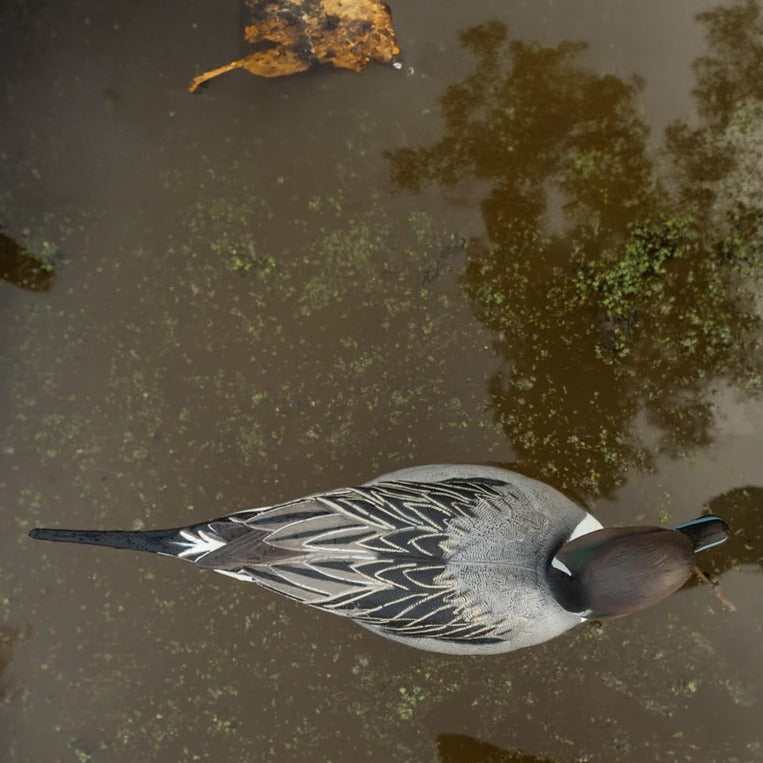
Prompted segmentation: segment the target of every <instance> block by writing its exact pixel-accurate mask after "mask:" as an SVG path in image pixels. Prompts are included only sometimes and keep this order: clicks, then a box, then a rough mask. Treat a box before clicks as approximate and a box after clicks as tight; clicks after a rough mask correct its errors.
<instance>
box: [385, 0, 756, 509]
mask: <svg viewBox="0 0 763 763" xmlns="http://www.w3.org/2000/svg"><path fill="white" fill-rule="evenodd" d="M699 18H700V20H701V22H702V23H703V24H704V25H705V26H706V27H707V30H708V40H709V45H710V53H709V54H708V55H707V56H706V57H703V58H701V59H699V60H698V61H697V62H695V70H696V72H697V76H698V86H697V89H696V91H695V95H696V98H697V103H698V111H699V115H700V124H699V125H698V126H697V127H695V128H690V127H689V126H688V125H685V124H679V123H676V124H673V125H671V126H670V127H669V129H668V130H667V134H666V148H665V150H664V156H666V157H667V161H666V160H665V159H664V158H663V155H660V156H654V155H653V154H652V153H650V150H649V149H648V146H647V138H648V127H647V125H646V124H645V122H644V119H643V118H642V116H641V115H640V112H639V104H638V99H639V93H640V90H641V88H642V82H640V81H639V80H638V79H637V78H633V79H631V80H628V81H626V80H623V79H620V78H618V77H615V76H613V75H601V74H598V73H595V72H593V71H591V70H589V69H587V68H586V67H585V66H583V65H582V64H581V62H580V60H579V59H580V54H581V52H582V51H583V50H584V47H585V46H584V45H583V44H582V43H572V42H563V43H561V44H560V45H558V46H556V47H551V48H548V47H542V46H541V45H539V44H533V43H526V42H521V41H514V40H508V39H507V33H506V29H505V27H504V26H503V25H502V24H499V23H497V22H493V23H489V24H484V25H481V26H478V27H475V28H473V29H470V30H468V31H466V32H465V33H464V34H463V35H462V43H463V45H464V46H465V47H467V48H468V49H469V50H470V51H471V52H472V53H473V54H474V56H475V58H476V67H475V70H474V72H473V73H472V74H471V75H469V76H468V77H467V78H466V79H465V80H464V81H463V82H460V83H458V84H455V85H452V86H450V87H449V88H448V89H447V90H446V92H445V94H444V95H443V96H442V97H441V99H440V106H441V110H442V114H443V117H444V121H445V130H444V135H443V137H442V138H441V139H440V140H439V141H438V142H437V143H435V144H434V145H432V146H429V147H422V148H417V149H411V148H402V149H399V150H397V151H395V152H392V153H391V154H390V161H391V167H392V174H393V178H394V179H395V181H396V182H397V183H398V184H399V186H401V187H402V188H405V189H408V190H410V191H416V190H417V189H419V188H421V187H422V186H423V185H425V184H427V183H432V182H434V183H438V184H440V185H441V186H446V187H447V186H453V185H455V184H457V183H459V182H462V181H464V180H468V179H479V180H482V181H483V182H486V183H487V185H488V187H489V191H488V193H487V195H486V197H485V198H484V199H482V201H481V210H482V215H483V219H484V224H485V230H486V238H485V240H474V241H471V242H470V243H469V246H468V251H467V265H466V270H465V272H464V275H463V288H464V290H465V292H466V294H467V295H468V296H469V298H470V300H471V302H472V304H473V308H474V311H475V313H476V315H477V316H478V318H479V319H480V321H482V322H483V323H484V324H485V325H486V326H488V327H489V328H490V329H492V331H493V332H494V336H495V349H496V352H497V354H498V355H499V357H501V358H502V360H503V362H504V368H503V370H501V371H500V372H498V373H497V374H495V376H494V377H493V378H492V380H491V382H490V400H491V405H492V409H493V411H494V414H495V417H496V419H497V420H498V421H499V422H500V423H501V425H502V427H503V429H504V431H505V433H506V435H507V437H508V439H509V440H510V442H511V443H512V445H513V446H514V447H515V448H516V450H517V451H518V453H519V456H520V457H521V459H522V460H524V461H527V462H528V463H532V464H535V465H536V466H537V467H538V468H539V469H540V472H541V476H543V477H545V478H546V479H549V480H550V481H552V482H554V483H555V484H557V485H560V486H562V487H564V488H566V489H570V490H580V491H585V492H588V493H592V494H597V493H602V492H606V491H608V490H610V489H611V488H613V487H614V486H616V485H617V484H619V483H620V482H621V481H622V480H623V478H624V476H625V473H626V472H627V471H628V470H630V469H633V468H646V467H648V466H649V464H650V463H651V461H652V459H653V458H654V456H655V455H656V454H657V453H659V452H670V453H674V454H676V453H681V452H685V451H687V450H689V449H691V448H694V447H697V446H700V445H703V444H706V443H708V442H709V441H710V440H711V439H712V432H713V407H712V405H713V403H712V392H711V387H712V383H713V382H716V381H718V380H721V379H723V380H725V381H726V382H727V383H728V382H730V383H732V384H734V385H736V386H737V387H738V388H739V389H741V390H744V391H746V392H753V391H756V390H758V389H759V388H760V386H761V367H760V366H761V362H760V355H759V352H758V343H759V328H760V316H759V313H758V310H757V309H756V305H755V287H756V285H759V283H760V275H761V254H762V252H763V188H761V184H762V183H763V181H762V180H761V177H763V148H762V147H763V78H761V77H760V71H762V70H763V21H762V20H761V13H760V7H759V6H758V5H757V4H756V3H753V2H749V3H745V4H741V5H737V6H733V7H731V8H722V9H718V10H714V11H712V12H709V13H704V14H702V15H701V16H700V17H699ZM647 431H649V435H648V436H647V435H646V433H647Z"/></svg>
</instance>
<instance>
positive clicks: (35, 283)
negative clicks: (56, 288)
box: [0, 230, 55, 291]
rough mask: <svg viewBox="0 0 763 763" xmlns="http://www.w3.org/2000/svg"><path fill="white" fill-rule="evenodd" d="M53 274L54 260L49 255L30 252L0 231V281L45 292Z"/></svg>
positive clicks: (51, 281)
mask: <svg viewBox="0 0 763 763" xmlns="http://www.w3.org/2000/svg"><path fill="white" fill-rule="evenodd" d="M54 273H55V264H54V258H53V257H52V256H51V255H50V254H49V253H46V254H42V255H40V254H35V253H33V252H30V251H29V250H28V249H25V248H24V247H23V246H20V245H19V244H17V243H16V242H15V241H14V240H13V239H12V238H11V237H10V236H6V235H5V234H4V233H3V232H2V230H0V281H9V282H10V283H13V284H15V285H16V286H20V287H21V288H22V289H29V290H30V291H47V290H48V289H49V288H50V287H51V286H52V284H53V277H54Z"/></svg>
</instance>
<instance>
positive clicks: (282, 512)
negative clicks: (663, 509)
mask: <svg viewBox="0 0 763 763" xmlns="http://www.w3.org/2000/svg"><path fill="white" fill-rule="evenodd" d="M728 533H729V529H728V527H727V525H726V523H725V522H724V521H723V520H722V519H720V518H719V517H715V516H703V517H698V518H697V519H693V520H691V521H689V522H686V523H684V524H681V525H677V526H675V527H673V528H664V527H610V528H606V529H604V528H602V525H601V524H600V522H599V521H598V520H597V519H595V518H594V517H593V516H592V515H591V514H589V513H588V512H586V511H585V510H584V509H582V508H580V507H579V506H578V505H576V504H575V503H573V502H572V501H571V500H570V499H568V498H566V497H565V496H564V495H562V494H561V493H560V492H558V491H557V490H555V489H554V488H552V487H550V486H549V485H546V484H544V483H542V482H539V481H537V480H534V479H531V478H529V477H525V476H523V475H521V474H517V473H515V472H511V471H508V470H505V469H498V468H495V467H485V466H458V465H439V466H422V467H416V468H412V469H403V470H401V471H396V472H393V473H391V474H386V475H384V476H382V477H378V478H377V479H375V480H373V481H371V482H368V483H366V484H364V485H361V486H359V487H351V488H343V489H340V490H333V491H331V492H327V493H317V494H315V495H311V496H308V497H306V498H299V499H297V500H294V501H288V502H287V503H281V504H277V505H274V506H265V507H262V508H257V509H247V510H244V511H238V512H236V513H234V514H230V515H228V516H224V517H221V518H219V519H213V520H211V521H209V522H202V523H200V524H194V525H190V526H188V527H182V528H178V529H174V530H150V531H120V530H112V531H101V530H50V529H35V530H32V531H31V532H30V533H29V534H30V535H31V537H33V538H39V539H42V540H51V541H66V542H72V543H91V544H95V545H99V546H111V547H113V548H126V549H132V550H135V551H149V552H152V553H157V554H163V555H165V556H174V557H178V558H180V559H185V560H186V561H190V562H193V563H194V564H196V565H197V566H199V567H204V568H206V569H211V570H215V571H217V572H220V573H222V574H224V575H230V576H231V577H234V578H237V579H238V580H246V581H251V582H254V583H257V584H259V585H260V586H262V587H263V588H268V589H270V590H272V591H276V592H278V593H280V594H283V595H285V596H287V597H289V598H291V599H295V600H296V601H300V602H302V603H304V604H309V605H311V606H313V607H317V608H318V609H321V610H324V611H327V612H333V613H335V614H338V615H344V616H345V617H349V618H351V619H353V620H355V621H356V622H358V623H360V624H361V625H363V626H364V627H366V628H368V629H369V630H371V631H373V632H374V633H377V634H379V635H381V636H385V637H387V638H390V639H392V640H394V641H398V642H400V643H403V644H409V645H410V646H414V647H418V648H420V649H426V650H429V651H433V652H445V653H449V654H496V653H499V652H508V651H510V650H512V649H519V648H520V647H526V646H531V645H533V644H539V643H541V642H543V641H547V640H548V639H551V638H554V637H555V636H558V635H559V634H561V633H563V632H564V631H566V630H568V629H569V628H572V627H573V626H575V625H578V624H579V623H582V622H584V621H585V620H589V619H597V620H599V619H603V618H613V617H619V616H621V615H624V614H627V613H630V612H636V611H638V610H640V609H644V608H645V607H648V606H651V605H652V604H655V603H656V602H658V601H660V600H661V599H664V598H665V597H666V596H669V595H670V594H671V593H673V592H674V591H676V590H678V589H679V588H680V587H681V586H682V585H683V584H684V583H685V582H686V581H687V580H688V578H689V576H690V575H691V574H692V571H693V569H694V554H695V553H696V552H699V551H702V550H704V549H707V548H711V547H712V546H715V545H718V544H719V543H722V542H723V541H724V540H726V538H727V537H728Z"/></svg>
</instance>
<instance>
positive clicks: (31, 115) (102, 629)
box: [0, 0, 763, 763]
mask: <svg viewBox="0 0 763 763" xmlns="http://www.w3.org/2000/svg"><path fill="white" fill-rule="evenodd" d="M392 10H393V15H394V19H395V26H396V30H397V34H398V39H399V42H400V45H401V48H402V49H403V54H402V56H401V62H402V64H403V67H402V68H401V69H400V70H396V69H394V68H392V67H391V66H390V67H376V68H372V69H370V70H369V71H367V72H366V73H365V74H363V75H362V76H358V75H354V74H350V73H346V72H335V71H329V70H318V71H314V72H310V73H308V74H305V75H300V76H297V77H294V78H290V79H286V80H276V81H265V80H258V79H255V78H253V77H250V76H248V75H247V74H246V73H244V72H235V73H232V74H229V75H227V76H226V77H224V78H221V79H219V80H217V81H215V82H213V83H211V84H210V86H209V87H207V88H206V89H205V90H204V91H203V93H201V94H200V95H196V96H190V95H188V94H187V93H186V92H185V87H186V85H187V84H188V82H189V81H190V79H191V78H192V77H193V76H194V75H195V74H197V73H199V72H200V71H202V70H205V69H208V68H211V67H213V66H217V65H219V64H221V63H223V62H225V61H227V60H229V59H232V58H235V57H237V56H238V54H239V51H240V43H239V39H240V34H241V28H240V21H241V9H240V7H239V5H238V4H237V3H234V2H224V3H217V4H215V5H214V7H213V6H211V5H209V4H201V3H195V4H194V3H192V4H185V5H183V6H182V7H181V6H179V5H177V4H175V3H160V4H157V3H146V4H139V5H138V6H136V4H135V3H131V4H126V3H112V4H109V5H108V6H103V5H102V4H100V5H99V4H95V3H87V2H79V3H74V4H71V5H70V6H69V7H68V8H67V12H66V13H65V14H62V13H61V11H60V8H59V7H58V6H54V5H53V4H50V3H44V2H37V3H31V4H24V3H7V4H5V5H4V7H3V10H2V12H1V14H0V51H2V52H0V70H1V71H2V75H0V82H1V83H2V88H1V90H0V93H1V94H2V95H1V99H2V100H0V109H1V110H2V111H1V112H0V113H2V117H0V159H1V160H2V163H1V164H0V226H2V232H1V233H0V236H2V239H0V243H1V245H2V250H1V251H0V256H1V257H2V261H1V262H0V276H1V277H2V280H0V312H1V317H0V396H1V399H2V405H0V427H1V428H0V464H1V465H0V489H1V490H2V501H1V502H0V511H1V512H2V519H3V526H4V528H5V532H4V533H3V535H2V539H0V544H2V552H1V553H2V556H1V558H2V570H3V578H2V580H3V584H2V588H0V618H1V621H0V744H2V749H3V751H4V752H3V758H4V759H8V760H11V761H40V760H50V761H87V760H92V761H101V760H102V761H109V762H111V761H115V762H118V761H131V762H133V761H138V760H140V761H165V760H177V761H196V760H199V761H205V760H207V761H220V760H257V761H259V760H277V761H283V760H294V761H303V760H304V761H326V760H331V761H343V760H355V759H358V758H360V759H368V760H380V761H382V760H383V761H389V760H396V761H397V760H400V761H443V762H448V763H450V762H455V761H460V762H465V761H488V760H489V761H509V760H552V761H583V760H587V761H599V760H606V761H613V760H616V761H643V760H702V761H753V760H763V744H762V742H761V736H760V728H759V726H760V724H759V717H760V708H761V705H760V701H761V699H760V691H761V685H762V682H761V678H760V643H761V636H762V635H763V634H762V633H761V629H762V624H763V621H762V619H761V608H760V599H761V596H760V594H761V520H760V517H761V508H762V507H763V479H762V473H761V458H760V453H761V448H763V404H762V403H761V399H760V386H761V368H760V363H761V353H760V339H761V333H760V326H759V320H760V305H761V303H760V255H761V249H762V248H763V247H762V244H761V242H763V224H762V223H761V220H762V219H763V215H761V206H760V205H761V202H760V199H761V198H763V188H761V177H763V172H761V169H762V163H763V158H762V157H763V84H761V83H762V82H763V80H761V78H760V77H759V72H760V67H761V66H763V45H762V44H761V42H760V40H761V32H760V30H761V25H763V22H762V21H761V13H762V12H763V8H762V7H761V5H760V3H747V4H744V3H743V4H738V3H724V4H722V5H720V6H718V5H715V4H714V3H710V2H688V1H686V2H674V3H670V4H669V5H668V6H667V7H666V6H665V5H664V4H663V3H657V2H652V1H651V0H650V2H642V3H617V4H613V3H611V2H603V1H602V2H593V1H592V2H586V3H575V4H566V3H565V4H563V3H555V2H543V3H514V4H507V3H505V2H498V1H497V0H475V1H474V2H470V3H456V2H443V1H442V0H440V1H439V2H434V0H421V1H420V2H417V3H397V2H396V3H393V5H392ZM708 11H710V13H709V14H707V13H706V15H704V16H701V17H700V18H698V14H702V13H705V12H708ZM432 462H471V463H498V464H506V465H513V466H514V468H518V469H520V470H522V471H524V472H526V473H529V474H532V475H534V476H540V477H541V478H543V479H545V480H546V481H548V482H550V483H552V484H554V485H556V486H557V487H559V488H561V489H564V490H565V491H567V492H568V493H569V494H571V495H574V496H576V497H578V498H579V499H580V500H582V501H585V502H586V503H587V505H589V506H590V507H591V508H592V510H593V511H594V512H595V513H596V515H597V516H598V517H599V518H600V519H601V520H602V521H603V522H604V523H605V524H606V523H629V524H634V523H640V522H643V523H653V524H659V523H671V522H678V521H683V520H686V519H688V518H690V517H692V516H695V515H697V514H699V513H701V512H702V511H703V510H705V509H708V510H710V511H713V512H716V513H719V514H721V515H723V516H725V517H726V518H727V519H728V521H729V523H730V524H731V526H732V529H733V532H734V535H733V537H732V540H731V541H730V542H729V543H728V544H727V545H726V546H724V547H723V548H721V549H719V550H717V551H714V552H711V553H708V554H707V555H705V556H704V557H703V558H702V565H703V569H704V570H705V571H706V572H707V573H708V574H710V575H712V576H714V577H715V579H717V580H719V581H720V591H721V593H722V594H723V596H724V597H725V598H726V599H727V600H728V601H729V602H731V603H732V604H733V605H734V607H735V611H730V609H729V608H728V607H727V606H726V605H724V603H723V602H722V601H721V599H720V598H718V597H717V596H716V595H715V594H714V591H713V590H712V589H711V588H709V587H707V586H700V585H697V584H693V585H690V586H688V587H687V588H686V589H685V590H683V591H682V592H680V593H679V594H677V595H676V596H674V597H672V598H671V599H670V600H668V601H666V602H664V603H663V604H661V605H660V606H658V607H656V608H654V609H653V610H650V611H647V612H644V613H642V614H640V615H638V616H634V617H631V618H627V619H623V620H616V621H612V622H608V623H606V624H604V625H603V626H596V625H590V626H586V627H582V628H579V629H578V630H576V631H573V632H571V633H568V634H566V635H564V636H562V637H560V638H559V639H557V640H555V641H553V642H550V643H548V644H545V645H542V646H540V647H536V648H534V649H532V650H527V651H520V652H516V653H511V654H508V655H504V656H499V657H491V658H460V659H459V658H450V657H445V656H440V655H429V654H426V653H420V652H417V651H415V650H409V649H406V648H403V647H401V646H399V645H396V644H393V643H392V642H385V641H383V640H381V639H378V638H376V637H374V636H372V635H371V634H370V633H367V632H365V631H363V630H362V629H360V628H358V627H357V626H354V625H353V624H351V623H349V622H344V621H343V620H340V619H339V618H331V617H328V616H326V615H323V614H321V613H318V612H312V611H309V610H307V609H303V608H300V607H299V606H297V605H295V604H293V603H292V602H289V601H286V600H283V599H281V598H278V597H276V596H274V595H272V594H270V593H267V592H265V591H260V590H258V589H256V588H254V587H253V586H246V585H243V584H241V583H237V582H236V581H233V580H229V579H226V578H223V577H221V576H217V575H212V574H205V573H203V572H201V571H199V570H197V569H194V568H192V567H191V566H190V565H182V564H180V563H177V562H175V563H173V562H172V561H170V560H166V559H160V558H151V557H143V556H137V555H136V556H131V555H129V554H124V553H117V552H115V551H113V552H111V551H106V550H101V549H92V548H75V547H66V546H61V547H57V546H51V545H47V544H46V545H43V544H34V543H32V542H31V541H30V540H28V539H27V537H26V531H27V530H28V529H29V528H31V527H33V526H36V525H53V526H55V525H68V526H74V527H98V526H102V527H123V528H147V527H172V526H177V525H178V524H181V523H184V522H187V523H191V522H194V521H198V520H201V519H206V518H209V517H212V516H216V515H219V514H221V513H224V512H226V511H230V510H235V509H241V508H245V507H248V506H252V505H260V504H264V503H271V502H276V501H279V500H285V499H288V498H293V497H295V496H299V495H303V494H307V493H311V492H315V491H318V490H321V489H329V488H333V487H337V486H340V485H348V484H357V483H359V482H362V481H365V480H366V479H368V478H370V477H372V476H374V475H376V474H379V473H382V472H385V471H390V470H392V469H396V468H401V467H404V466H410V465H413V464H422V463H432ZM523 756H524V757H523Z"/></svg>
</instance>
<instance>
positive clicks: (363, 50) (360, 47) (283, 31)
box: [188, 0, 400, 93]
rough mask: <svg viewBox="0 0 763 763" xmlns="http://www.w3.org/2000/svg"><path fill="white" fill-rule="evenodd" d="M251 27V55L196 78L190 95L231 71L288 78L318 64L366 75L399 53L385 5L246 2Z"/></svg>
mask: <svg viewBox="0 0 763 763" xmlns="http://www.w3.org/2000/svg"><path fill="white" fill-rule="evenodd" d="M246 5H247V8H248V10H249V13H250V16H251V23H250V24H248V25H247V26H246V27H245V28H244V39H245V40H246V42H247V43H249V44H251V45H252V47H253V50H252V52H251V53H250V54H249V55H247V56H245V57H244V58H241V59H239V60H237V61H232V62H231V63H229V64H226V65H225V66H220V67H219V68H217V69H212V70H210V71H208V72H204V74H200V75H199V76H198V77H195V78H194V80H193V82H192V83H191V85H190V87H189V88H188V90H189V92H191V93H193V92H194V91H195V90H196V89H197V88H198V87H199V85H201V84H203V83H204V82H207V81H208V80H210V79H213V78H214V77H217V76H219V75H220V74H224V73H225V72H229V71H231V70H232V69H246V70H247V71H248V72H251V73H252V74H256V75H257V76H259V77H283V76H286V75H288V74H296V73H297V72H302V71H305V70H306V69H309V68H310V67H311V66H313V65H314V64H331V65H332V66H336V67H337V68H340V69H351V70H352V71H355V72H360V71H363V69H365V68H366V66H367V65H368V64H369V63H371V62H372V61H374V62H377V63H387V62H389V61H390V60H391V59H392V57H393V56H394V55H396V54H397V53H399V52H400V49H399V48H398V46H397V42H396V41H395V33H394V30H393V29H392V16H391V15H390V11H389V8H388V7H387V5H386V3H384V2H382V0H303V2H295V1H292V0H247V2H246Z"/></svg>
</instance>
